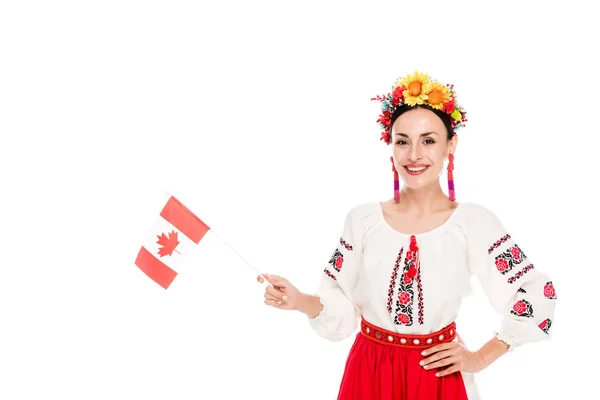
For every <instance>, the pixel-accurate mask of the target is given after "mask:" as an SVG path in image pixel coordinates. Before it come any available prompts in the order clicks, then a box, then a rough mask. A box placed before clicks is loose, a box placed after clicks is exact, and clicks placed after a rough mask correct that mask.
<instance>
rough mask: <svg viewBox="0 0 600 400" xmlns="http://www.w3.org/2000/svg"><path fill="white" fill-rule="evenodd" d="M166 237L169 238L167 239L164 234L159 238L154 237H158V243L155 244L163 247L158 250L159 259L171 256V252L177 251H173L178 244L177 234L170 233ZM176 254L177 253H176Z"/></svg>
mask: <svg viewBox="0 0 600 400" xmlns="http://www.w3.org/2000/svg"><path fill="white" fill-rule="evenodd" d="M168 235H169V237H167V236H166V235H165V234H164V233H163V234H161V235H160V236H158V235H156V236H157V237H158V241H157V242H156V243H158V244H160V245H161V246H163V247H161V248H160V249H158V255H159V256H161V257H163V256H167V255H168V256H170V255H173V252H174V251H177V250H175V247H177V245H178V244H179V240H177V232H175V231H171V233H169V234H168ZM177 253H179V252H178V251H177ZM179 254H181V253H179Z"/></svg>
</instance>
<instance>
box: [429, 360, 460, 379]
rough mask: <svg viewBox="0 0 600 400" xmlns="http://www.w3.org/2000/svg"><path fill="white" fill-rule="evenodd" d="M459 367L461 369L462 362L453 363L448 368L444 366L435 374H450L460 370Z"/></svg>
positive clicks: (439, 375) (440, 375)
mask: <svg viewBox="0 0 600 400" xmlns="http://www.w3.org/2000/svg"><path fill="white" fill-rule="evenodd" d="M461 369H462V363H457V364H454V365H453V366H451V367H450V368H446V369H445V370H443V371H439V372H437V373H436V374H435V376H437V377H442V376H446V375H450V374H453V373H455V372H458V371H460V370H461Z"/></svg>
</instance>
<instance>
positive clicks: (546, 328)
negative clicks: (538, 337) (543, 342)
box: [538, 318, 552, 335]
mask: <svg viewBox="0 0 600 400" xmlns="http://www.w3.org/2000/svg"><path fill="white" fill-rule="evenodd" d="M538 326H539V327H540V329H541V330H542V331H544V333H545V334H547V335H549V331H550V327H551V326H552V320H551V319H550V318H546V319H545V320H543V321H542V322H541V323H540V324H539V325H538Z"/></svg>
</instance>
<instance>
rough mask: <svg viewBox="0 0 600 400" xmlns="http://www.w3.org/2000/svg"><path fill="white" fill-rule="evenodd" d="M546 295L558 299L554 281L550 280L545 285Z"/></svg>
mask: <svg viewBox="0 0 600 400" xmlns="http://www.w3.org/2000/svg"><path fill="white" fill-rule="evenodd" d="M544 296H546V298H548V299H556V291H555V290H554V285H553V284H552V281H548V282H546V284H545V285H544Z"/></svg>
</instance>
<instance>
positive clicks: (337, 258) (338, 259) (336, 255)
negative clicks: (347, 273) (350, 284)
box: [329, 249, 344, 272]
mask: <svg viewBox="0 0 600 400" xmlns="http://www.w3.org/2000/svg"><path fill="white" fill-rule="evenodd" d="M343 263H344V255H343V254H342V253H341V252H340V249H335V251H334V252H333V254H332V255H331V258H330V259H329V264H331V266H332V267H333V269H335V270H336V271H337V272H340V270H341V269H342V264H343Z"/></svg>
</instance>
